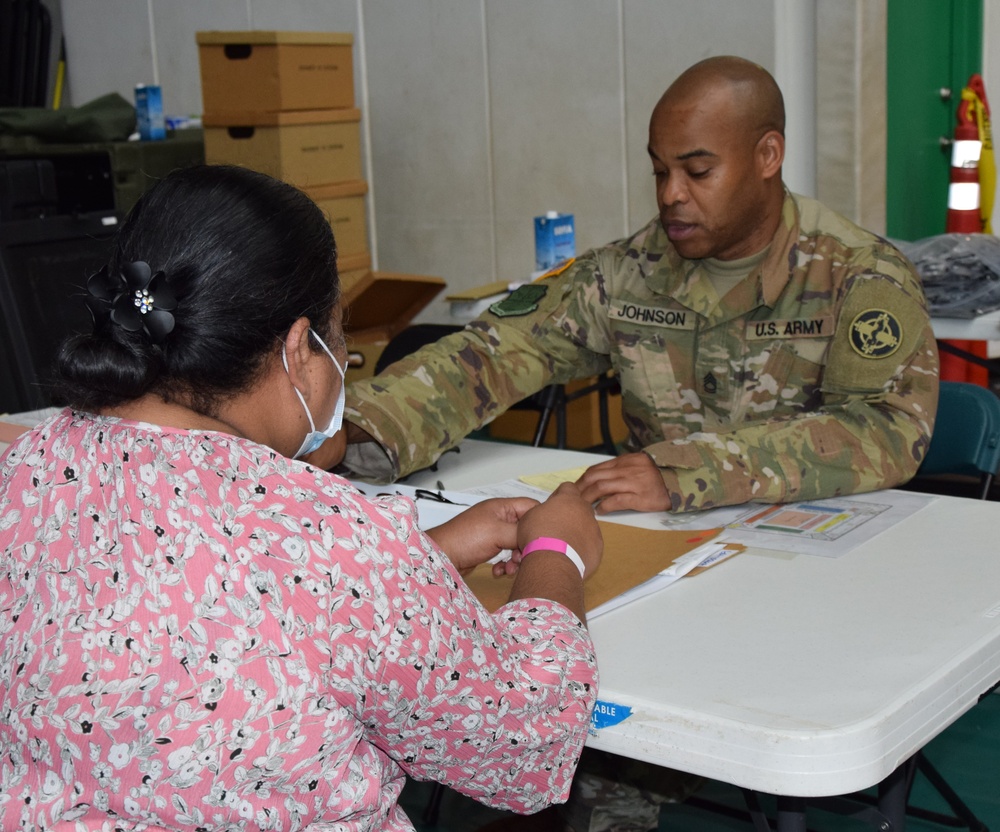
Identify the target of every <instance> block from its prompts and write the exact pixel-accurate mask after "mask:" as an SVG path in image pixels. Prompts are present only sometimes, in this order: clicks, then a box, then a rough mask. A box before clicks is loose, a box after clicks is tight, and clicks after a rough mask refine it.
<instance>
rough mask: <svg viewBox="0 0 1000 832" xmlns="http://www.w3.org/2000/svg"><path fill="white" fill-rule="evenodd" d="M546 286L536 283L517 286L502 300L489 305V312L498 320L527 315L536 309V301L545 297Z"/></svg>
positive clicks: (547, 288)
mask: <svg viewBox="0 0 1000 832" xmlns="http://www.w3.org/2000/svg"><path fill="white" fill-rule="evenodd" d="M548 290H549V287H548V286H540V285H539V284H537V283H527V284H525V285H524V286H518V287H517V288H516V289H515V290H514V291H513V292H511V293H510V294H509V295H507V297H505V298H504V299H503V300H498V301H497V302H496V303H494V304H491V305H490V312H492V313H493V314H494V315H496V316H497V317H498V318H515V317H520V316H522V315H529V314H531V313H532V312H534V311H535V310H536V309H537V308H538V301H540V300H541V299H542V298H544V297H545V293H546V292H548Z"/></svg>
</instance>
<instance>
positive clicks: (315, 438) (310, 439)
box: [281, 327, 347, 459]
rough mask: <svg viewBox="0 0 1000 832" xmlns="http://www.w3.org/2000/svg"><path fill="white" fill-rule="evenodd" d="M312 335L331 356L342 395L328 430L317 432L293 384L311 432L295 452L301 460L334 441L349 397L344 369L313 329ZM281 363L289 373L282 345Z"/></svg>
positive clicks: (303, 400)
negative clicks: (346, 390) (338, 377)
mask: <svg viewBox="0 0 1000 832" xmlns="http://www.w3.org/2000/svg"><path fill="white" fill-rule="evenodd" d="M309 332H310V334H311V335H312V337H313V338H315V339H316V340H317V341H319V345H320V346H321V347H322V348H323V350H324V352H326V354H327V355H328V356H330V360H331V361H332V362H333V366H334V367H336V368H337V372H338V373H340V394H339V395H338V396H337V406H336V407H335V408H334V410H333V418H332V419H330V424H329V426H328V427H327V429H326V430H324V431H320V430H316V423H315V422H314V421H313V417H312V414H311V413H310V412H309V407H308V405H307V404H306V400H305V398H303V396H302V394H301V393H300V392H299V389H298V388H297V387H296V386H295V385H294V384H293V385H292V389H293V390H294V391H295V395H296V396H298V397H299V401H300V402H302V407H303V408H304V409H305V411H306V418H308V419H309V432H308V433H307V434H306V436H305V439H303V440H302V444H301V445H300V446H299V449H298V450H297V451H296V452H295V455H294V457H293V459H300V458H301V457H304V456H306V454H311V453H312V452H313V451H315V450H316V449H317V448H318V447H319V446H320V445H322V444H323V443H324V442H326V440H327V439H333V437H334V436H336V435H337V432H338V431H339V430H340V428H341V425H343V423H344V403H345V402H346V401H347V395H346V393H345V392H344V368H343V367H341V366H340V364H339V363H337V359H336V358H334V357H333V353H332V352H330V348H329V347H328V346H327V345H326V344H324V343H323V339H322V338H320V337H319V336H318V335H317V334H316V333H315V332H313V330H312V328H311V327H310V329H309ZM281 363H282V364H284V365H285V372H286V373H287V372H288V357H287V355H286V354H285V345H284V344H282V345H281Z"/></svg>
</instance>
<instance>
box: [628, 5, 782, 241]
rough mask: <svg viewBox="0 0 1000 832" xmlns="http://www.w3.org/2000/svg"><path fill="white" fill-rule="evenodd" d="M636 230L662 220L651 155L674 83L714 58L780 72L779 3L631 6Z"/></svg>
mask: <svg viewBox="0 0 1000 832" xmlns="http://www.w3.org/2000/svg"><path fill="white" fill-rule="evenodd" d="M624 10H625V15H624V16H625V27H624V28H625V44H626V49H625V78H626V86H625V109H626V127H627V139H626V141H627V148H628V226H629V230H630V231H632V230H635V229H636V228H639V227H640V226H641V225H642V224H643V223H645V222H647V221H648V220H649V219H651V218H652V217H653V216H654V215H655V214H656V197H655V194H654V191H653V176H652V170H653V169H652V167H651V165H650V162H649V155H648V153H647V152H646V147H647V145H648V143H649V116H650V114H651V113H652V111H653V107H654V106H655V105H656V102H657V101H659V99H660V96H661V95H663V93H664V92H665V91H666V89H667V87H669V86H670V84H671V82H672V81H673V80H674V78H676V77H677V76H678V75H680V73H681V72H683V71H684V70H685V69H687V68H688V67H689V66H691V65H692V64H694V63H696V62H698V61H700V60H702V59H704V58H709V57H712V56H713V55H739V56H741V57H743V58H747V59H749V60H751V61H756V62H757V63H759V64H760V65H761V66H763V67H764V68H766V69H767V70H769V71H773V70H774V4H773V0H740V2H735V3H734V2H731V0H701V2H698V3H690V2H687V0H625V5H624Z"/></svg>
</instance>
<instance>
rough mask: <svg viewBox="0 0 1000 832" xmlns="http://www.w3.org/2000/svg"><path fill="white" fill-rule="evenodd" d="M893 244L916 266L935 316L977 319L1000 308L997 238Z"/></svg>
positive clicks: (937, 238)
mask: <svg viewBox="0 0 1000 832" xmlns="http://www.w3.org/2000/svg"><path fill="white" fill-rule="evenodd" d="M892 242H893V244H894V245H895V246H896V247H897V248H898V249H899V250H900V251H901V252H903V254H905V255H906V256H907V257H908V258H909V259H910V261H911V262H912V263H913V265H914V266H916V268H917V272H918V273H919V274H920V277H921V280H922V281H923V284H924V292H925V293H926V295H927V303H928V306H929V307H930V311H931V315H932V316H934V317H938V318H975V317H976V316H978V315H984V314H986V313H987V312H992V311H993V310H995V309H1000V239H998V238H997V237H995V236H994V235H992V234H938V235H937V236H934V237H925V238H924V239H922V240H916V241H914V242H912V243H908V242H903V241H900V240H893V241H892Z"/></svg>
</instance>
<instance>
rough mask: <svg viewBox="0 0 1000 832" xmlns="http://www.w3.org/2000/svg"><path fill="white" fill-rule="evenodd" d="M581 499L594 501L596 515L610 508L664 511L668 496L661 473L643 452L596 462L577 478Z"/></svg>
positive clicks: (604, 512)
mask: <svg viewBox="0 0 1000 832" xmlns="http://www.w3.org/2000/svg"><path fill="white" fill-rule="evenodd" d="M576 484H577V486H579V488H580V494H581V495H582V496H583V499H585V500H587V501H588V502H591V503H597V513H598V514H608V513H609V512H612V511H624V510H626V509H631V510H632V511H667V510H668V509H669V508H670V495H669V494H668V493H667V487H666V485H664V484H663V475H662V474H661V473H660V469H659V468H657V467H656V463H655V462H653V460H652V459H650V458H649V457H648V456H647V455H646V454H644V453H636V454H623V455H622V456H619V457H615V458H614V459H609V460H607V461H606V462H599V463H597V465H592V466H591V467H590V468H588V469H587V470H586V471H584V472H583V476H581V477H580V479H578V480H577V481H576Z"/></svg>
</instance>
